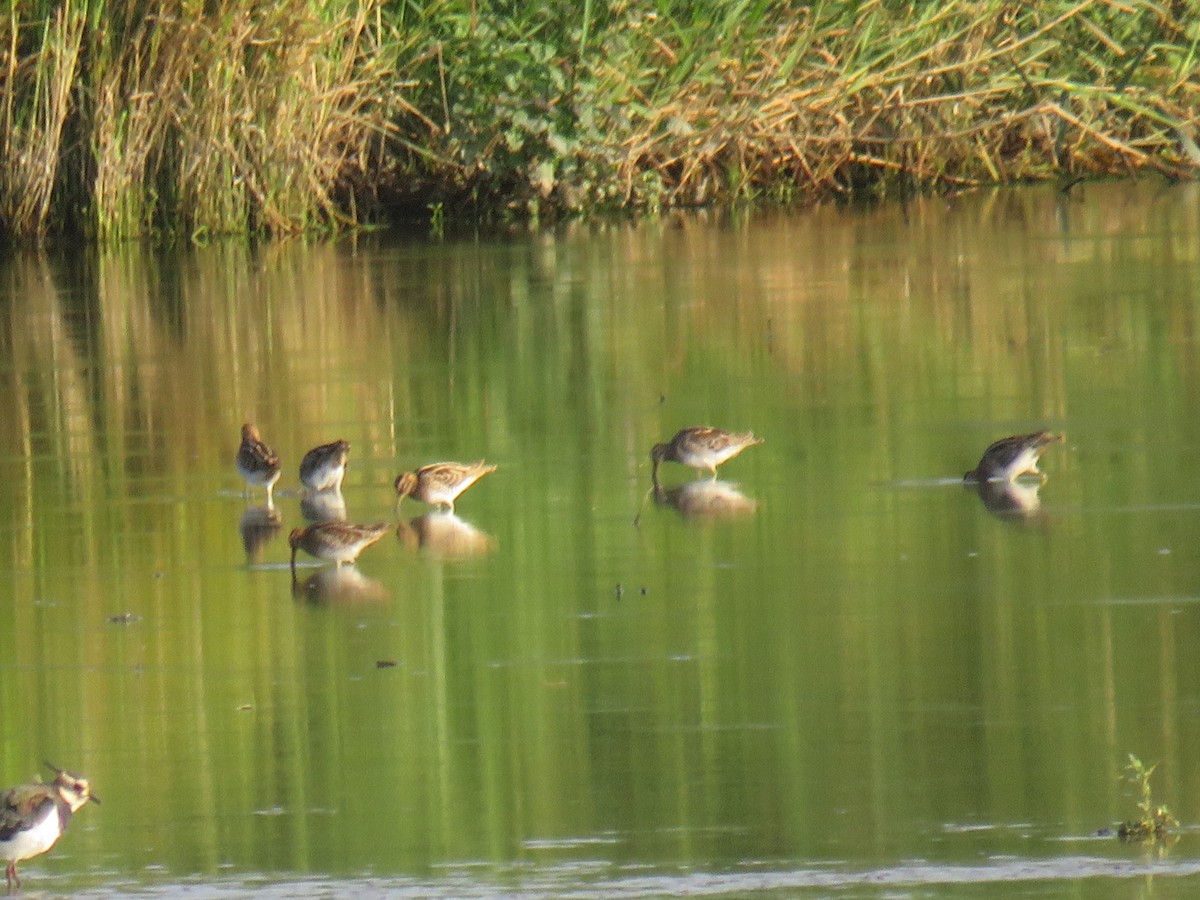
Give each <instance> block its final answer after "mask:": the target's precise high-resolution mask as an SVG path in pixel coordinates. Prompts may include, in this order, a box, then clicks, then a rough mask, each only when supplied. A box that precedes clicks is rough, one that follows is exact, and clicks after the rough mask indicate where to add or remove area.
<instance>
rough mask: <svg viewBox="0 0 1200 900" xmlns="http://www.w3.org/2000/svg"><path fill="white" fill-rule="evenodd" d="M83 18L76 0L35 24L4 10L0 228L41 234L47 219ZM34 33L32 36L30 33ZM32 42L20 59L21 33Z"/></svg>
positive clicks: (0, 68)
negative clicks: (39, 35)
mask: <svg viewBox="0 0 1200 900" xmlns="http://www.w3.org/2000/svg"><path fill="white" fill-rule="evenodd" d="M86 21H87V13H86V10H85V9H83V8H82V4H79V3H70V2H68V3H64V4H63V5H62V6H60V7H59V8H58V9H57V10H55V11H54V13H53V14H52V15H51V16H50V17H48V18H46V19H44V20H42V21H40V22H39V21H24V20H22V19H21V12H20V8H19V6H18V5H17V4H13V5H11V6H10V7H9V14H8V23H7V24H8V31H9V35H8V37H9V40H8V42H7V46H6V47H5V48H4V51H3V52H4V57H5V58H4V60H3V65H2V66H0V78H2V79H3V81H2V82H0V96H3V98H4V100H3V120H2V121H0V153H2V154H3V159H2V162H3V164H2V165H0V228H3V229H6V230H8V231H10V232H17V233H22V234H27V235H30V236H35V237H41V236H42V235H44V234H45V232H46V229H47V224H48V220H49V216H50V204H51V198H52V195H53V191H54V184H55V179H56V177H57V175H58V163H59V155H58V153H57V148H58V147H59V146H60V144H61V143H62V137H63V131H64V127H65V125H66V122H67V116H68V112H69V109H70V100H71V90H72V86H73V85H74V82H75V78H76V72H77V67H78V64H79V55H80V48H81V45H82V40H83V35H84V28H85V25H86ZM37 30H40V32H41V37H40V40H38V39H37V38H36V37H34V36H33V35H34V34H36V32H37ZM23 32H24V33H25V34H26V35H27V36H28V37H27V39H29V40H31V41H34V42H36V46H35V49H34V51H33V53H32V54H31V55H30V56H29V57H27V58H24V59H22V58H21V50H20V47H21V42H20V36H21V34H22V33H23Z"/></svg>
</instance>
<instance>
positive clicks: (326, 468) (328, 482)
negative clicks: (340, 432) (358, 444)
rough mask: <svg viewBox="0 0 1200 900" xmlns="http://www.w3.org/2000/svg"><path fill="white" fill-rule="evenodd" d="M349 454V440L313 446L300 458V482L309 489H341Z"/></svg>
mask: <svg viewBox="0 0 1200 900" xmlns="http://www.w3.org/2000/svg"><path fill="white" fill-rule="evenodd" d="M349 456H350V442H349V441H333V442H332V443H329V444H322V445H321V446H320V447H313V448H312V449H311V450H309V451H308V452H307V453H305V454H304V459H302V460H300V483H301V484H303V485H304V486H305V487H306V488H308V489H309V490H310V491H338V490H341V488H342V479H343V478H344V477H345V475H346V464H347V460H348V459H349Z"/></svg>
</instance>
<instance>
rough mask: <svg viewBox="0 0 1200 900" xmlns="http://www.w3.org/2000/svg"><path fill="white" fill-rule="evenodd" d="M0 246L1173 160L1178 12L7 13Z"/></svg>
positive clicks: (355, 9) (990, 178)
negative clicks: (66, 237)
mask: <svg viewBox="0 0 1200 900" xmlns="http://www.w3.org/2000/svg"><path fill="white" fill-rule="evenodd" d="M0 28H2V29H3V38H4V40H3V44H2V46H3V51H0V52H3V54H4V55H3V61H2V63H3V64H2V65H0V79H3V81H2V84H3V93H2V95H0V104H2V105H0V159H2V162H3V168H2V171H0V228H2V229H3V231H4V232H5V233H6V234H7V235H9V236H11V237H15V238H19V239H30V238H36V237H39V236H42V235H45V234H47V233H59V232H63V233H82V234H85V235H88V236H92V237H96V238H100V239H112V238H125V237H133V236H145V235H155V234H164V235H181V236H203V235H207V234H216V233H230V232H232V233H242V232H251V233H254V232H258V233H271V234H286V233H298V232H306V231H312V230H335V229H339V228H343V227H347V226H352V225H355V224H364V223H370V222H385V221H387V220H388V219H390V218H395V217H399V216H406V217H411V216H413V215H419V216H428V215H431V212H430V210H433V213H432V214H434V215H436V216H438V217H441V216H452V217H453V216H456V215H467V214H469V215H472V216H476V217H483V218H491V217H496V216H500V215H520V216H525V215H535V216H536V215H542V214H547V213H560V212H589V211H597V210H608V209H623V208H639V209H651V210H653V209H659V208H663V207H666V206H674V205H691V204H710V203H723V202H732V201H744V200H760V199H768V200H772V201H784V202H786V201H805V200H811V199H815V198H821V197H827V196H830V195H843V196H845V195H858V194H867V195H879V194H888V193H894V192H898V191H904V190H912V189H944V188H961V187H967V186H972V185H976V184H982V183H995V182H1011V181H1018V180H1027V179H1044V178H1055V177H1074V176H1086V175H1092V174H1114V173H1119V174H1125V173H1131V172H1136V171H1140V170H1154V171H1157V172H1161V173H1163V174H1165V175H1167V176H1169V177H1172V178H1174V177H1183V176H1186V175H1188V174H1190V173H1191V171H1192V170H1193V169H1194V168H1195V167H1196V166H1197V165H1200V150H1198V149H1197V147H1196V144H1195V142H1194V138H1195V134H1196V132H1197V122H1196V118H1197V112H1198V108H1200V74H1198V65H1197V57H1198V50H1200V47H1198V41H1200V16H1198V15H1196V13H1195V9H1194V4H1191V3H1187V2H1173V3H1149V2H1120V3H1119V2H1110V0H1078V2H1067V0H1048V2H1044V3H1041V4H1029V5H1026V4H1020V3H1013V2H999V0H951V2H948V3H945V4H926V3H917V2H910V3H899V2H885V0H879V2H864V3H826V4H821V3H813V4H802V3H793V2H763V0H697V2H689V3H683V2H678V0H639V2H633V0H631V2H622V0H611V2H607V3H606V2H602V0H580V2H578V3H561V4H553V5H548V6H543V5H541V4H525V3H516V2H507V3H503V2H491V3H489V2H484V0H410V2H383V0H283V2H272V3H265V2H263V3H258V4H252V5H247V4H244V3H238V2H233V0H208V2H207V3H199V2H195V0H191V2H170V0H157V2H155V0H152V2H150V3H132V2H108V3H105V2H97V0H92V2H83V0H59V2H16V3H14V4H12V5H11V6H10V10H9V15H8V17H7V18H6V19H5V20H4V23H3V25H2V26H0Z"/></svg>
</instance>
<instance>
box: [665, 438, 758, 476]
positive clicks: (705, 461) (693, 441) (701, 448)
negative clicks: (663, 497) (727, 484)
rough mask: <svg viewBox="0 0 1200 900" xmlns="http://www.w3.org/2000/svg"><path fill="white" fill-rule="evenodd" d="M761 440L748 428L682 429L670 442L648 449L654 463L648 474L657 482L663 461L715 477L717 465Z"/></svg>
mask: <svg viewBox="0 0 1200 900" xmlns="http://www.w3.org/2000/svg"><path fill="white" fill-rule="evenodd" d="M762 442H763V440H762V438H756V437H755V436H754V435H753V434H751V433H750V432H749V431H745V432H742V433H740V434H739V433H734V432H731V431H724V430H722V429H720V428H708V427H705V426H700V425H694V426H691V427H689V428H682V429H680V430H679V431H678V432H676V434H675V437H673V438H671V440H670V441H668V442H667V443H665V444H655V445H654V447H653V448H652V449H651V450H650V460H651V462H652V463H653V464H654V470H653V473H652V476H651V477H652V478H653V479H654V483H655V484H658V467H659V466H660V465H662V463H664V462H677V463H679V464H680V465H684V466H688V467H690V468H693V469H697V470H699V471H704V472H708V473H710V474H711V475H712V477H713V478H714V479H715V478H716V477H717V466H719V465H721V463H723V462H726V461H728V460H730V459H733V457H735V456H737V455H738V454H739V453H741V452H742V451H743V450H745V449H746V448H747V447H752V446H754V445H755V444H761V443H762Z"/></svg>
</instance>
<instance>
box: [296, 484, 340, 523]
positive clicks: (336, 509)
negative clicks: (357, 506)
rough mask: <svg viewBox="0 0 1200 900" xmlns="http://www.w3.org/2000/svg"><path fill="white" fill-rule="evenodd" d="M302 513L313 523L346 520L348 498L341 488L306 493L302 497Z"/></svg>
mask: <svg viewBox="0 0 1200 900" xmlns="http://www.w3.org/2000/svg"><path fill="white" fill-rule="evenodd" d="M300 515H302V516H304V519H305V521H307V522H312V523H317V522H345V521H346V500H345V498H344V497H342V492H341V491H339V490H332V491H316V492H315V493H310V494H305V495H304V496H303V497H301V498H300Z"/></svg>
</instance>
